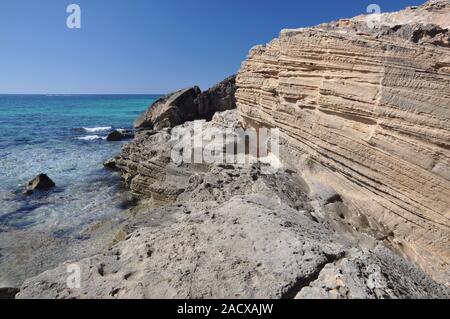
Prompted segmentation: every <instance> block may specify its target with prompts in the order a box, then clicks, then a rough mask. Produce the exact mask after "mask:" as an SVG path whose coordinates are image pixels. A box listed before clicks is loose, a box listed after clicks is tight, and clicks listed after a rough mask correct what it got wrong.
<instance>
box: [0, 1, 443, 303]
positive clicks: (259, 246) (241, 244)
mask: <svg viewBox="0 0 450 319" xmlns="http://www.w3.org/2000/svg"><path fill="white" fill-rule="evenodd" d="M447 12H450V3H449V2H448V1H431V2H429V3H427V4H426V5H424V6H422V7H419V8H415V9H407V10H405V11H402V12H400V13H396V14H386V15H383V16H382V19H381V20H380V21H381V22H380V23H384V24H383V26H382V27H381V28H379V29H371V28H367V24H366V22H364V21H363V20H362V18H361V17H357V18H354V19H352V20H345V21H344V20H343V21H338V22H336V23H331V24H326V25H322V26H318V27H316V28H310V29H302V30H295V31H292V30H291V31H283V32H282V34H281V37H280V39H277V40H274V41H273V42H271V43H270V44H268V45H266V46H264V47H257V48H254V49H252V51H251V52H250V55H249V59H248V61H247V62H246V63H244V64H243V66H242V68H241V70H240V72H239V74H238V75H237V78H236V77H234V76H233V77H230V78H227V79H225V80H224V81H223V82H221V83H219V84H218V85H216V86H215V87H213V88H211V89H209V90H207V91H205V92H201V91H200V89H199V88H198V87H192V88H188V89H184V90H181V91H178V92H175V93H172V94H169V95H167V96H165V97H163V98H161V99H159V100H158V101H156V102H155V103H154V104H153V105H152V106H151V107H149V109H148V111H146V112H145V113H144V114H143V115H142V116H141V117H139V118H138V119H137V120H136V122H135V123H134V126H135V128H136V132H135V134H134V139H133V140H132V141H131V142H130V143H129V144H127V145H125V146H124V147H123V149H122V152H121V153H120V154H119V155H117V156H116V157H115V158H113V159H111V160H108V161H107V162H105V167H106V168H108V169H115V170H117V171H118V172H119V173H120V174H121V176H122V178H123V181H124V183H125V185H126V187H127V188H128V189H129V190H130V192H131V194H132V195H133V197H134V198H135V199H136V201H137V202H136V205H135V206H133V207H131V208H129V209H128V210H126V211H125V212H124V214H123V218H122V219H121V220H120V221H111V222H109V223H105V224H102V225H98V227H93V228H92V229H91V230H90V231H91V235H92V239H91V240H92V242H91V243H97V244H98V246H96V248H95V249H93V250H90V251H89V252H90V254H87V255H84V256H82V257H80V258H78V260H75V261H70V262H66V263H64V264H61V265H60V266H59V267H57V268H55V269H51V270H47V271H46V272H44V273H42V274H40V275H38V276H36V277H33V278H30V279H28V280H26V281H25V283H24V284H23V285H22V287H21V288H20V291H19V293H18V294H17V296H16V298H106V299H117V298H274V299H280V298H281V299H295V298H297V299H305V298H306V299H308V298H325V299H327V298H331V299H335V298H337V299H347V298H349V299H361V298H368V299H372V298H378V299H384V298H400V299H416V298H444V299H448V298H450V288H449V273H448V269H449V266H448V261H449V259H448V251H449V246H448V240H446V238H448V234H449V233H448V227H449V224H448V216H447V215H448V213H447V210H446V209H449V206H448V205H447V206H446V203H447V202H446V201H447V200H448V198H450V197H448V195H449V193H448V189H450V187H448V186H449V183H450V182H449V180H450V179H449V178H447V177H446V176H445V172H444V171H445V168H448V163H450V160H449V159H450V157H449V153H448V148H447V146H448V145H447V144H448V139H447V140H445V138H446V136H447V137H448V135H445V134H448V132H449V131H450V128H449V126H448V123H449V119H450V103H449V101H450V96H449V95H448V94H446V93H445V85H447V84H448V83H450V78H449V75H448V70H447V69H446V68H447V66H446V65H447V64H446V63H447V62H445V63H444V64H442V63H443V62H441V65H440V66H441V67H440V68H439V69H438V70H431V69H427V70H426V72H428V73H427V75H428V77H427V78H425V79H422V78H420V79H418V80H417V76H416V75H411V73H408V72H406V73H401V72H400V73H398V72H397V73H395V72H394V71H395V70H397V69H396V68H395V67H398V65H396V66H395V67H394V66H393V65H392V64H393V63H394V62H392V61H401V63H403V64H404V63H409V62H410V60H411V59H412V60H413V61H415V63H416V66H417V67H419V66H421V65H422V64H420V63H424V62H420V61H419V62H418V60H417V59H416V58H415V57H414V55H403V56H404V58H403V59H404V60H402V59H401V58H400V56H399V55H400V53H399V52H400V51H401V50H406V51H407V52H410V53H411V52H413V51H414V50H419V51H420V50H422V52H425V51H426V52H427V53H428V60H427V61H434V59H441V61H444V60H445V59H447V60H448V58H449V51H448V41H447V40H448V26H445V25H441V26H435V27H427V28H423V27H421V26H420V25H419V24H418V22H417V23H416V22H414V21H415V20H414V19H412V18H411V16H412V17H415V19H416V20H417V21H420V22H421V23H425V22H427V23H429V24H431V23H432V22H435V23H438V22H439V21H441V20H440V17H441V14H443V13H444V14H446V13H447ZM417 17H419V18H421V19H418V18H417ZM433 19H434V20H433ZM383 21H384V22H383ZM403 21H408V23H404V22H403ZM411 21H413V22H411ZM447 22H448V21H447ZM390 24H395V26H391V25H390ZM397 24H398V25H400V26H401V27H397ZM445 27H447V29H446V31H445ZM392 28H393V29H392ZM349 44H351V45H354V46H357V47H358V48H359V49H360V50H363V49H362V48H370V50H373V51H374V52H375V53H373V52H368V51H367V50H368V49H367V50H366V51H367V52H365V51H364V52H361V54H359V55H358V56H357V57H354V56H353V55H351V54H345V56H344V57H343V56H342V54H343V53H342V52H334V51H333V52H332V51H331V50H330V49H329V48H328V46H330V45H331V46H333V48H335V50H337V49H336V48H340V47H344V46H345V45H349ZM299 48H303V49H304V50H306V51H307V52H302V51H301V50H300V49H299ZM322 50H325V51H326V52H325V53H324V52H322ZM378 50H384V51H383V52H384V53H383V54H384V55H383V59H381V60H376V61H375V60H373V61H372V63H374V64H376V63H378V64H379V67H380V68H382V69H383V72H385V73H387V74H391V73H389V72H387V71H386V68H389V67H390V68H392V69H391V70H393V71H392V73H393V74H396V75H397V78H396V79H397V80H398V81H400V82H401V81H406V80H408V79H414V80H417V81H418V82H415V83H416V84H414V85H413V84H411V82H408V83H409V84H410V86H411V87H415V89H416V93H417V92H418V90H419V89H420V88H423V87H430V86H432V87H433V88H432V89H427V91H426V93H427V94H428V99H431V101H432V102H433V103H434V104H433V105H434V106H435V109H432V107H433V106H430V105H429V102H428V104H426V103H422V104H420V103H421V102H420V101H421V98H420V96H419V93H417V94H418V95H416V98H417V99H416V102H415V103H416V104H414V105H413V106H415V105H417V103H419V104H420V105H419V106H418V108H421V110H422V113H420V114H418V113H417V112H416V111H417V110H410V109H408V108H407V102H405V101H404V100H402V99H404V98H405V97H404V95H403V93H401V92H400V91H398V90H399V89H398V90H397V91H395V92H393V91H392V90H393V88H392V87H391V86H394V84H392V83H394V82H395V81H396V79H394V78H389V77H387V76H386V74H385V73H383V77H382V78H378V77H377V76H380V74H381V73H377V72H381V71H380V70H378V69H376V68H377V67H378V66H377V65H375V66H373V68H375V69H373V70H372V69H371V70H372V71H371V72H369V71H368V70H366V69H370V68H371V66H368V65H367V64H370V63H369V62H367V61H365V59H364V56H365V55H367V54H372V58H373V59H375V58H374V57H375V56H377V54H376V53H379V52H378ZM389 50H390V51H389ZM356 52H358V51H356ZM386 52H388V53H389V54H391V55H389V54H388V53H386ZM414 52H416V51H414ZM416 53H417V52H416ZM311 55H317V56H315V58H314V59H315V62H314V61H309V60H308V61H305V59H309V58H310V56H311ZM311 59H312V58H311ZM447 60H445V61H447ZM355 61H356V62H355ZM361 61H364V62H361ZM402 61H403V62H402ZM357 62H358V63H359V64H358V63H357ZM346 63H351V64H353V65H354V67H353V68H348V69H345V68H344V69H339V70H337V71H336V69H337V68H338V66H339V65H341V66H342V65H346ZM396 63H400V62H396ZM361 64H363V65H364V67H365V68H363V67H361V69H358V66H361ZM422 66H423V65H422ZM404 69H405V68H403V69H402V70H404ZM336 72H338V73H339V72H340V74H341V75H339V74H338V73H336ZM352 72H356V73H357V74H356V75H357V76H356V75H355V74H354V73H352ZM424 72H425V71H424ZM408 74H409V75H408ZM335 77H337V78H335ZM355 78H356V80H355ZM399 78H400V79H399ZM315 79H319V80H318V81H319V82H320V83H316V82H315ZM430 79H431V80H430ZM327 81H329V82H327ZM354 81H356V82H354ZM411 81H413V80H411ZM427 81H429V82H427ZM400 82H395V83H400ZM345 83H351V85H350V84H349V85H348V86H346V85H345ZM402 83H403V82H402ZM446 83H447V84H446ZM428 84H429V85H428ZM372 85H376V88H377V89H376V90H375V89H374V88H373V87H372ZM427 85H428V86H427ZM316 86H317V90H316ZM441 86H443V87H444V89H442V87H441ZM378 89H379V90H380V91H377V90H378ZM447 89H448V86H447ZM438 91H439V92H440V95H439V96H438V94H437V92H438ZM447 91H448V90H447ZM362 92H366V93H364V94H363V93H362ZM367 92H369V93H373V94H372V95H373V96H370V97H367V96H366V95H367V94H368V93H367ZM386 92H388V93H386ZM442 92H444V93H443V94H442ZM410 93H411V91H410ZM383 94H387V95H383ZM424 94H425V93H424ZM355 96H357V97H358V98H357V99H356V98H355ZM380 101H384V102H383V103H381V102H380ZM362 105H363V106H365V107H366V111H364V112H363V111H362V110H361V108H362ZM345 106H346V107H347V108H348V109H349V110H347V109H346V107H345ZM389 107H390V108H391V111H389V112H390V113H389V114H391V115H392V116H391V117H389V116H387V115H385V114H386V112H388V111H386V112H385V113H381V114H380V113H379V112H380V111H379V110H380V109H383V108H386V109H388V108H389ZM411 107H412V106H411ZM367 108H370V109H374V110H375V111H373V112H369V111H367ZM430 108H431V110H430ZM343 109H344V110H343ZM346 110H347V111H346ZM427 110H429V118H428V121H426V120H425V119H423V120H422V122H421V125H419V126H418V127H420V128H422V129H423V130H420V129H417V130H418V131H417V132H413V131H414V129H413V127H414V126H411V125H409V124H408V123H409V121H410V122H411V123H416V124H417V121H419V120H420V119H418V118H417V116H421V115H423V112H425V111H427ZM377 112H378V113H377ZM405 114H406V115H405ZM433 121H440V122H439V123H440V124H439V125H438V127H437V126H436V125H437V124H436V125H434V124H433V123H434V122H433ZM417 125H418V124H417ZM427 125H428V126H429V127H431V128H433V129H435V131H433V132H432V131H431V129H427ZM199 126H200V127H201V130H198V127H199ZM394 126H395V127H396V128H397V131H399V132H401V133H399V134H398V135H397V134H394V133H392V132H390V131H389V130H388V129H387V127H394ZM264 127H266V128H269V129H274V128H278V129H279V131H280V136H279V137H278V140H277V141H278V142H279V145H278V146H277V147H279V149H278V153H279V156H278V157H274V156H273V153H274V147H275V146H274V145H272V144H271V145H270V151H271V155H268V156H267V157H265V156H261V154H262V153H263V152H262V149H263V148H264V147H263V144H267V141H266V140H264V139H262V137H261V135H257V137H258V141H259V143H260V144H258V146H257V147H256V149H257V150H256V152H257V156H256V158H255V157H251V156H250V154H249V153H250V152H249V151H248V150H247V149H245V150H244V152H243V153H240V149H239V147H237V146H236V143H238V142H239V139H241V135H240V132H241V131H242V130H243V129H248V128H253V129H259V128H264ZM408 127H409V128H410V129H409V130H408V132H406V131H407V128H408ZM385 128H386V130H385V131H382V132H380V130H381V129H385ZM411 135H413V136H414V139H412V137H411ZM217 136H226V137H227V136H231V137H233V138H234V139H233V140H232V141H233V142H232V143H231V144H230V143H228V144H227V143H224V142H223V140H222V139H217ZM386 136H390V137H389V141H387V140H383V138H385V137H386ZM174 137H177V138H174ZM394 137H395V138H396V139H394ZM193 140H196V141H201V142H202V143H201V145H202V147H201V148H202V150H207V151H208V152H209V154H210V155H211V154H212V155H211V158H210V161H208V162H205V161H203V162H195V161H190V159H192V158H194V157H195V152H196V150H197V146H198V145H197V144H195V142H194V143H192V141H193ZM227 141H228V140H227ZM261 141H263V142H262V143H261ZM430 141H431V142H430ZM437 141H441V142H440V143H441V144H438V143H437ZM388 142H389V143H391V144H389V143H388ZM407 142H408V143H409V144H407ZM442 143H443V144H442ZM446 143H447V144H446ZM244 145H248V142H247V140H245V141H244ZM387 145H394V149H388V146H387ZM265 146H267V145H265ZM425 150H427V151H425ZM186 151H192V153H189V152H188V153H187V154H188V156H186V155H185V153H186ZM432 151H433V152H435V153H433V152H432ZM414 152H416V153H414ZM217 153H219V155H220V156H216V155H217ZM413 153H414V154H416V155H418V156H419V157H420V159H421V160H422V161H423V162H426V161H427V159H429V158H430V157H432V158H433V159H434V160H435V165H434V166H433V168H432V169H431V170H429V169H426V168H424V167H423V165H422V164H423V162H422V164H421V163H411V161H412V159H410V158H408V157H410V156H411V154H413ZM380 154H382V155H380ZM238 156H241V158H243V159H244V160H245V161H244V162H240V161H237V160H236V159H237V158H238ZM225 158H227V159H229V158H233V159H234V160H233V161H229V160H228V161H225V160H224V159H225ZM383 160H384V162H383V163H384V166H383V167H384V170H382V169H381V168H379V167H378V166H377V165H376V164H375V163H380V162H382V161H383ZM407 160H410V162H408V161H407ZM402 165H403V166H402ZM421 165H422V166H421ZM381 171H388V173H389V178H387V177H386V176H384V175H383V174H382V173H380V172H381ZM443 172H444V173H443ZM380 174H381V175H382V176H381V175H380ZM406 175H408V176H409V177H411V176H412V175H415V176H416V180H414V179H413V178H412V177H411V178H409V177H408V178H406V177H405V176H406ZM399 176H400V177H399ZM418 176H419V177H420V176H421V177H424V179H425V178H427V179H426V181H427V182H426V183H422V184H421V192H422V193H423V194H425V195H427V194H428V193H429V192H431V191H433V192H434V196H433V198H434V199H436V201H435V203H434V204H430V203H429V201H428V200H427V199H423V201H422V197H421V196H425V195H421V194H419V193H420V192H415V193H414V194H416V193H417V194H418V195H417V194H416V195H417V197H414V196H413V195H414V194H413V189H416V190H417V189H418V188H419V185H418V184H419V182H420V179H418ZM401 178H403V179H401ZM406 195H410V197H408V196H406ZM446 196H447V197H446ZM425 197H426V196H425ZM436 203H437V204H436ZM418 206H420V208H418ZM449 211H450V210H449ZM412 213H414V216H415V217H411V216H410V215H408V214H412ZM446 214H447V215H446ZM418 216H419V217H418ZM420 216H422V217H421V218H420ZM416 219H417V220H416ZM419 219H420V220H419ZM0 234H1V233H0ZM420 234H422V235H423V236H424V238H426V240H428V241H427V243H426V245H425V246H423V245H424V244H423V241H420V240H419V239H418V238H417V236H419V235H420ZM446 236H447V237H446ZM105 239H108V240H107V241H105ZM105 243H107V244H105ZM424 247H429V248H430V250H429V251H428V252H427V253H426V254H425V253H424V249H425V248H424ZM69 265H77V267H79V269H80V274H81V277H80V287H77V288H69V287H68V286H67V277H68V272H67V270H68V266H69Z"/></svg>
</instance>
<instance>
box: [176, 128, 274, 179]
mask: <svg viewBox="0 0 450 319" xmlns="http://www.w3.org/2000/svg"><path fill="white" fill-rule="evenodd" d="M203 123H204V122H203V121H195V122H194V125H193V129H191V130H190V131H188V132H187V133H186V130H185V128H182V127H176V128H174V129H173V130H172V134H171V142H172V145H173V148H172V152H171V159H172V162H173V163H175V164H177V165H182V164H231V165H234V164H236V165H241V166H245V165H252V164H255V163H257V162H260V163H263V164H267V165H265V167H264V168H263V169H262V173H263V174H274V173H276V172H277V171H278V170H279V169H280V168H281V166H282V165H281V163H280V161H279V158H280V157H279V153H280V131H279V129H267V128H259V129H253V128H249V129H246V130H244V129H242V128H238V129H235V128H229V129H226V130H223V129H220V128H211V127H208V128H205V127H204V126H203Z"/></svg>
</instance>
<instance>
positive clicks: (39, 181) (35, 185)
mask: <svg viewBox="0 0 450 319" xmlns="http://www.w3.org/2000/svg"><path fill="white" fill-rule="evenodd" d="M55 186H56V185H55V183H54V182H53V181H52V180H51V179H50V177H48V176H47V175H46V174H39V175H38V176H36V177H35V178H34V179H32V180H31V181H29V182H28V183H27V185H26V187H25V191H24V193H25V194H27V195H31V194H33V192H34V191H36V190H39V191H45V190H49V189H51V188H54V187H55Z"/></svg>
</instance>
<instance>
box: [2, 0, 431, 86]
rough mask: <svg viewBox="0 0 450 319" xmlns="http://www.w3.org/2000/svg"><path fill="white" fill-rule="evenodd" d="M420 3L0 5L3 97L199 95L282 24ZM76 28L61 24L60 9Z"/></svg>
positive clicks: (35, 0) (174, 0)
mask: <svg viewBox="0 0 450 319" xmlns="http://www.w3.org/2000/svg"><path fill="white" fill-rule="evenodd" d="M423 2H425V0H395V1H392V0H371V1H365V0H340V1H336V0H314V1H302V0H190V1H189V0H158V1H156V0H70V1H65V0H1V1H0V93H8V94H21V93H28V94H32V93H35V94H50V93H53V94H83V93H86V94H96V93H99V94H102V93H104V94H107V93H116V94H119V93H129V94H135V93H145V94H148V93H167V92H170V91H173V90H175V89H179V88H182V87H187V86H191V85H194V84H197V85H199V86H200V87H201V88H202V89H206V88H208V87H209V86H211V85H212V84H214V83H216V82H217V81H219V80H221V79H222V78H224V77H226V76H227V75H231V74H233V73H235V72H236V71H237V70H238V69H239V66H240V63H241V61H243V60H244V59H245V57H246V56H247V53H248V50H249V49H250V48H251V47H252V46H254V45H256V44H262V43H266V42H268V41H270V40H271V39H272V38H274V37H276V36H277V35H278V33H279V31H280V30H281V29H283V28H296V27H305V26H311V25H316V24H319V23H321V22H328V21H331V20H336V19H338V18H344V17H352V16H355V15H358V14H361V13H364V12H365V11H366V8H367V6H368V5H369V4H371V3H376V4H378V5H380V7H381V9H382V11H383V12H387V11H396V10H399V9H402V8H404V7H406V6H409V5H418V4H421V3H423ZM71 3H76V4H78V5H80V7H81V10H82V28H81V29H79V30H71V29H68V28H67V26H66V19H67V16H68V14H67V13H66V8H67V6H68V5H69V4H71Z"/></svg>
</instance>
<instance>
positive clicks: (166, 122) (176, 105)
mask: <svg viewBox="0 0 450 319" xmlns="http://www.w3.org/2000/svg"><path fill="white" fill-rule="evenodd" d="M200 92H201V91H200V89H199V88H198V87H197V86H195V87H192V88H188V89H184V90H180V91H178V92H175V93H172V94H169V95H167V96H164V97H162V98H160V99H159V100H157V101H156V102H155V103H153V104H152V105H151V106H150V107H149V109H148V110H147V111H146V112H144V114H142V115H141V116H140V117H139V118H138V119H137V120H136V121H135V122H134V127H135V128H137V129H142V128H147V129H155V130H159V129H162V128H167V127H174V126H177V125H180V124H183V123H184V122H186V121H193V120H195V119H197V118H198V112H197V105H196V103H195V99H196V98H197V96H198V95H199V94H200Z"/></svg>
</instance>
